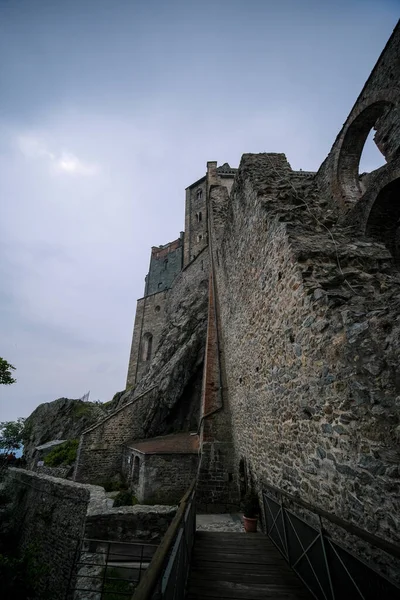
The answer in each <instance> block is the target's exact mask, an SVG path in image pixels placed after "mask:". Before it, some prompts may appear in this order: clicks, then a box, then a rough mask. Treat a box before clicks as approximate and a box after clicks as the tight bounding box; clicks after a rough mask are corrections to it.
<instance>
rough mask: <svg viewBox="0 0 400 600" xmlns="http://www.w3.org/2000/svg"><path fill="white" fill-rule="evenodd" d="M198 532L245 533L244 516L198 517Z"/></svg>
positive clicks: (210, 515)
mask: <svg viewBox="0 0 400 600" xmlns="http://www.w3.org/2000/svg"><path fill="white" fill-rule="evenodd" d="M196 529H197V531H236V532H244V529H243V524H242V516H241V515H239V514H232V515H229V514H221V515H212V514H206V515H199V514H198V515H196Z"/></svg>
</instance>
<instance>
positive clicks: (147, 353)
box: [142, 332, 153, 361]
mask: <svg viewBox="0 0 400 600" xmlns="http://www.w3.org/2000/svg"><path fill="white" fill-rule="evenodd" d="M152 350H153V336H152V334H151V333H149V332H147V333H145V334H144V336H143V339H142V360H144V361H148V360H150V359H151V354H152Z"/></svg>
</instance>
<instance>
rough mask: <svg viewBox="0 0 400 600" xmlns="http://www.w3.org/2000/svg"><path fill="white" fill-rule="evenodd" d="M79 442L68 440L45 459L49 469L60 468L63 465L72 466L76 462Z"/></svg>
mask: <svg viewBox="0 0 400 600" xmlns="http://www.w3.org/2000/svg"><path fill="white" fill-rule="evenodd" d="M78 446H79V440H68V441H66V442H64V443H63V444H60V445H59V446H57V447H56V448H54V450H51V451H50V452H49V453H48V455H47V456H45V458H44V464H45V465H46V466H47V467H59V466H61V465H72V464H73V463H74V462H75V460H76V454H77V452H78Z"/></svg>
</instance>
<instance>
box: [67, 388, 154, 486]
mask: <svg viewBox="0 0 400 600" xmlns="http://www.w3.org/2000/svg"><path fill="white" fill-rule="evenodd" d="M156 395H157V390H156V389H155V388H154V387H153V388H151V389H150V390H149V391H148V392H145V393H144V394H142V395H140V396H139V397H137V398H134V399H133V400H131V401H130V402H128V403H127V404H125V405H124V406H122V408H120V409H118V410H117V411H116V412H114V413H112V414H111V415H110V416H108V417H107V418H106V419H103V420H102V421H100V423H98V424H97V425H94V426H93V427H91V428H90V429H88V430H86V431H85V432H84V433H83V434H82V436H81V439H80V442H79V448H78V454H77V459H76V465H75V472H74V480H75V481H81V482H85V483H89V482H91V483H100V484H101V483H105V482H106V481H107V480H109V479H111V478H112V477H114V476H115V475H116V474H118V473H120V472H121V468H122V455H123V447H124V444H125V443H126V442H128V441H129V440H130V439H132V438H135V437H136V438H141V437H144V436H145V433H144V430H143V423H144V415H145V414H146V413H147V410H148V407H149V406H150V405H151V403H152V402H154V401H155V399H156Z"/></svg>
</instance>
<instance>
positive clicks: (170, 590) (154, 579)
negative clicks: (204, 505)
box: [132, 482, 196, 600]
mask: <svg viewBox="0 0 400 600" xmlns="http://www.w3.org/2000/svg"><path fill="white" fill-rule="evenodd" d="M195 533H196V492H195V483H194V482H193V483H192V485H191V487H190V488H189V490H188V491H187V492H186V494H185V496H184V497H183V499H182V500H181V503H180V506H179V508H178V511H177V513H176V515H175V517H174V520H173V521H172V523H171V525H170V526H169V528H168V531H167V532H166V534H165V536H164V538H163V540H162V542H161V544H160V546H159V547H158V549H157V552H156V553H155V555H154V557H153V560H152V561H151V563H150V566H149V568H148V570H147V572H146V573H145V576H144V577H143V579H142V581H141V582H140V584H139V585H138V587H137V589H136V590H135V593H134V595H133V599H132V600H183V599H184V597H185V592H186V584H187V579H188V575H189V568H190V559H191V554H192V548H193V544H194V537H195Z"/></svg>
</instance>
